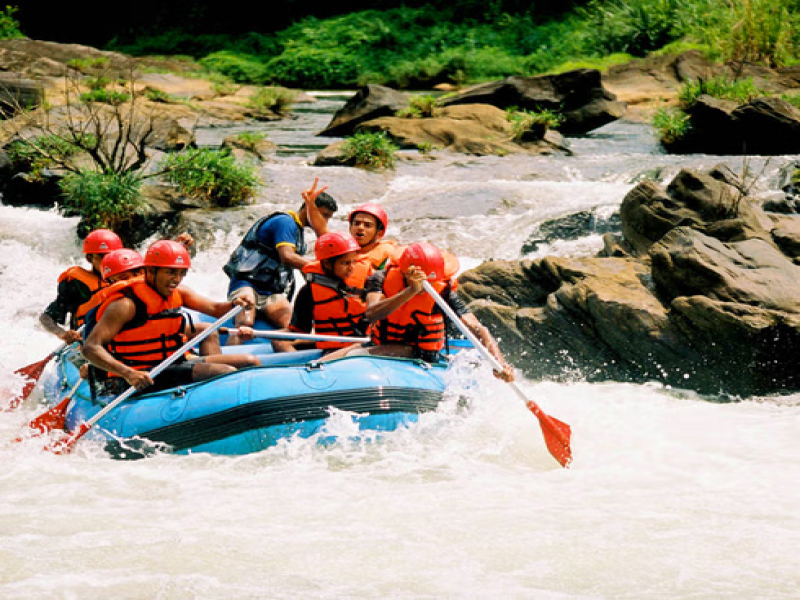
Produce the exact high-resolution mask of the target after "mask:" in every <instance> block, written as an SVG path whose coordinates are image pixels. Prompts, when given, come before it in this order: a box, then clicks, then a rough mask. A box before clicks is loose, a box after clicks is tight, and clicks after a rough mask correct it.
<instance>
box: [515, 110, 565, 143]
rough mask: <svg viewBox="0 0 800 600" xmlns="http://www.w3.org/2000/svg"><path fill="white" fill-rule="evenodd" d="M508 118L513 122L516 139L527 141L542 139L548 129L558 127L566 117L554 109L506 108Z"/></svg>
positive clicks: (517, 140)
mask: <svg viewBox="0 0 800 600" xmlns="http://www.w3.org/2000/svg"><path fill="white" fill-rule="evenodd" d="M506 119H507V120H508V122H509V123H511V131H512V132H513V134H514V141H516V142H525V141H535V140H540V139H542V136H543V135H544V134H545V132H547V130H548V129H556V128H557V127H558V126H559V125H561V123H563V122H564V118H563V117H562V116H561V115H559V114H558V113H556V112H554V111H552V110H540V111H530V110H517V109H516V108H509V109H507V110H506Z"/></svg>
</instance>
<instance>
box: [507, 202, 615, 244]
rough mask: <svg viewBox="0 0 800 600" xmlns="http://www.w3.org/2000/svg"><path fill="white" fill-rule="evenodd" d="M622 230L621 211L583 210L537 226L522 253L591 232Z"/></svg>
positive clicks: (584, 235)
mask: <svg viewBox="0 0 800 600" xmlns="http://www.w3.org/2000/svg"><path fill="white" fill-rule="evenodd" d="M619 230H620V219H619V213H616V212H615V213H614V214H611V215H607V214H602V213H601V212H600V211H598V210H596V209H595V210H582V211H580V212H576V213H572V214H570V215H566V216H564V217H559V218H558V219H552V220H550V221H545V222H543V223H542V224H540V225H539V226H537V227H536V228H535V229H534V231H533V232H531V234H529V236H528V239H527V240H526V241H525V243H524V244H523V245H522V250H521V252H522V254H530V253H532V252H536V251H537V250H538V249H539V246H540V245H542V244H549V243H552V242H553V241H556V240H577V239H580V238H582V237H586V236H588V235H590V234H593V233H594V234H598V233H599V234H605V233H610V232H613V233H616V232H619Z"/></svg>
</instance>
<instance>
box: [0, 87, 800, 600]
mask: <svg viewBox="0 0 800 600" xmlns="http://www.w3.org/2000/svg"><path fill="white" fill-rule="evenodd" d="M342 101H343V99H342V98H341V97H337V96H330V95H320V100H319V101H318V102H317V103H314V104H308V105H298V107H297V115H298V117H297V119H296V120H291V121H284V122H280V123H271V124H264V125H262V126H260V127H261V128H263V130H264V131H265V132H267V133H268V135H269V137H270V139H272V140H273V141H275V142H276V143H278V144H279V147H280V152H279V154H278V156H277V157H276V158H275V159H274V160H272V161H271V162H269V163H267V164H266V165H265V166H264V167H263V169H262V178H263V180H264V182H265V187H264V189H263V190H262V192H261V195H260V196H259V198H258V200H257V201H256V204H257V205H263V207H261V208H259V207H257V208H259V210H261V209H262V208H263V211H268V210H272V208H273V207H274V206H276V205H277V206H278V207H280V208H296V207H297V206H298V205H299V203H300V192H301V190H302V189H304V188H305V187H307V186H308V185H309V184H310V183H311V182H312V181H313V179H314V177H319V178H320V182H321V183H322V184H324V185H329V186H330V190H329V191H330V193H331V194H332V195H333V196H334V197H335V198H337V200H338V201H339V202H340V204H341V205H342V210H340V212H339V214H337V216H336V217H335V218H334V222H333V225H332V228H333V229H337V230H344V229H345V224H346V223H345V216H346V214H347V212H349V210H350V209H351V208H352V207H353V206H355V205H356V204H358V203H361V202H365V201H368V200H376V201H379V202H380V203H382V205H383V206H384V207H385V208H386V209H387V211H388V213H389V216H390V220H391V223H390V232H389V234H390V237H395V238H396V239H398V240H399V241H400V242H403V243H409V242H412V241H417V240H422V239H424V240H429V241H432V242H434V243H436V244H438V245H441V246H443V247H446V248H449V249H450V250H452V251H454V252H455V253H456V254H457V255H458V256H459V257H460V258H461V260H462V266H464V267H471V266H474V265H476V264H478V263H480V262H481V261H483V260H487V259H492V258H499V259H515V258H520V257H521V250H520V248H521V247H522V245H523V243H524V242H525V240H526V239H527V237H528V236H529V235H530V233H531V231H532V230H533V229H534V228H535V227H536V225H537V224H539V223H541V222H543V221H545V220H548V219H552V218H554V217H558V216H561V215H564V214H569V213H572V212H575V211H577V210H596V211H601V212H604V213H605V214H610V213H612V212H614V210H615V209H616V208H617V207H618V206H619V204H620V203H621V201H622V199H623V197H624V195H625V193H626V192H627V191H628V190H629V189H631V187H632V186H633V185H635V182H636V181H638V180H639V179H641V177H643V176H650V177H655V178H657V179H658V180H660V181H662V182H664V183H666V182H668V181H669V180H670V179H671V178H672V176H674V174H675V173H677V171H678V170H679V169H680V168H683V167H689V168H697V169H703V168H709V167H712V166H714V165H716V164H719V163H725V164H727V165H729V166H730V167H731V168H733V169H734V170H736V171H741V170H742V166H743V161H742V158H741V157H716V156H705V155H689V156H683V157H675V156H667V155H664V154H663V153H661V152H660V151H659V149H658V146H657V144H656V143H655V141H654V139H653V137H652V133H651V131H650V129H649V127H648V126H647V125H644V124H641V123H629V122H618V123H614V124H611V125H608V126H606V127H604V128H602V129H600V130H598V131H595V132H593V133H592V134H590V135H587V136H583V137H580V138H573V139H571V140H570V141H571V144H572V149H573V151H574V153H575V156H572V157H530V156H508V157H502V158H498V157H486V158H478V157H471V156H454V155H447V154H443V153H442V154H437V155H436V157H435V158H433V159H425V160H422V161H408V160H401V161H400V162H399V163H398V165H397V168H396V169H395V170H394V171H393V172H388V173H366V172H364V171H359V170H356V169H349V168H336V167H334V168H317V167H313V166H311V164H310V163H311V161H313V155H314V154H315V153H316V151H318V150H319V149H320V148H322V147H323V146H325V145H326V144H327V143H329V142H330V141H331V140H327V139H322V138H318V137H315V136H314V133H315V132H316V131H319V130H321V129H322V128H323V127H324V126H325V125H326V124H327V123H328V121H329V120H330V117H331V114H332V113H333V111H335V110H336V109H337V108H338V107H339V106H341V104H342ZM248 129H250V130H252V129H253V128H252V127H248ZM227 133H230V130H219V129H206V130H202V131H200V132H199V133H198V141H199V142H200V144H205V145H214V144H217V143H219V140H220V139H221V137H222V136H223V135H225V134H227ZM790 158H796V157H777V158H773V159H772V160H769V161H768V160H766V159H763V158H760V157H751V158H750V159H749V161H748V166H749V167H750V169H751V170H752V172H753V173H756V174H760V178H759V179H758V182H757V184H756V186H755V188H754V190H756V191H758V192H759V193H763V194H765V195H768V194H775V193H777V192H776V190H775V187H776V183H775V182H776V178H777V170H778V169H779V168H780V166H781V165H782V164H784V163H785V162H787V161H788V160H789V159H790ZM254 214H255V213H254V212H248V213H247V214H244V213H243V215H242V218H241V219H240V220H238V221H237V220H234V225H233V226H232V227H231V228H230V231H228V230H225V231H220V232H219V234H218V235H217V236H216V238H215V240H214V242H213V243H212V244H211V245H210V247H207V248H204V249H202V250H200V251H199V253H198V255H197V256H196V257H195V259H194V262H193V268H192V270H191V271H190V273H189V275H188V276H187V278H186V280H185V283H186V284H187V285H189V286H190V287H193V288H194V289H196V290H198V291H200V292H202V293H204V294H207V295H209V296H211V297H214V298H222V297H223V295H224V293H225V289H226V282H227V280H226V278H225V277H224V275H223V274H222V271H221V266H222V264H223V263H224V262H225V259H226V258H227V255H228V253H229V252H230V251H231V249H232V248H233V247H234V246H235V244H236V243H237V242H238V240H239V239H240V237H241V235H242V234H243V232H244V230H245V229H246V228H247V227H248V226H249V224H250V223H251V222H252V217H253V215H254ZM75 225H76V219H74V218H64V217H62V216H60V215H59V214H57V213H56V212H52V211H40V210H33V209H25V208H11V207H7V206H2V205H0V290H1V291H2V303H0V321H1V322H2V325H3V333H4V335H3V339H2V344H0V387H3V388H5V389H15V388H16V389H18V388H19V387H20V386H21V381H19V378H17V377H15V376H14V375H13V374H12V373H13V371H14V369H16V368H18V367H21V366H23V365H26V364H29V363H32V362H34V361H38V360H40V359H42V358H44V357H45V356H47V355H48V353H49V352H50V351H52V350H53V349H54V348H55V347H56V346H57V343H58V341H57V340H56V339H55V338H53V337H52V336H49V335H48V334H46V333H45V332H43V331H42V330H41V329H40V328H39V327H38V326H37V319H38V315H39V314H40V313H41V311H42V310H43V309H44V308H45V306H46V305H47V304H48V303H49V302H50V301H51V300H52V298H53V297H54V294H55V287H56V283H55V282H56V278H57V277H58V274H59V273H60V272H61V271H62V270H64V269H65V268H67V267H68V266H70V265H73V264H80V261H81V260H82V257H81V254H80V242H79V240H78V239H77V237H76V236H75ZM600 246H601V240H600V236H599V235H589V236H587V237H584V238H582V239H580V240H572V241H555V242H553V243H551V244H549V245H547V246H545V247H540V248H538V249H537V256H539V255H544V254H561V255H588V254H593V253H594V252H596V251H597V250H598V249H599V248H600ZM501 346H502V340H501ZM464 358H465V360H462V361H460V362H458V363H457V364H456V365H454V368H453V369H452V375H451V378H452V384H451V387H452V392H453V393H452V396H453V399H452V400H449V401H447V402H445V403H444V405H443V406H442V408H441V409H440V410H439V411H437V412H435V413H431V414H426V415H423V416H422V418H421V419H420V422H419V423H418V424H416V425H414V426H412V427H410V428H408V429H406V430H402V431H398V432H395V433H391V434H388V435H385V436H382V437H381V438H379V439H365V440H361V441H358V442H355V441H351V442H346V443H344V442H343V443H340V444H335V445H333V446H324V445H321V444H317V443H316V440H313V439H312V440H300V439H293V440H289V441H287V442H285V443H283V444H281V445H280V446H278V447H276V448H274V449H271V450H268V451H265V452H261V453H259V454H253V455H248V456H243V457H224V456H210V455H202V454H197V455H192V456H171V455H159V456H156V457H153V458H151V459H147V460H142V461H135V462H118V461H114V460H111V459H110V458H108V457H107V456H106V455H104V454H103V452H102V451H101V450H100V448H98V447H95V446H92V445H91V444H90V443H84V444H82V445H79V447H78V448H77V449H76V451H74V452H73V453H72V454H70V455H67V456H55V455H52V454H50V453H47V452H42V450H41V447H42V444H41V441H35V440H28V441H25V442H23V443H13V442H12V440H13V439H14V438H15V437H16V436H17V435H18V434H19V433H20V431H21V429H22V426H23V424H24V423H25V422H27V421H28V420H29V419H30V418H32V417H33V416H35V415H36V414H38V413H40V412H42V408H41V407H39V406H34V405H32V404H31V403H28V404H26V405H25V406H24V407H23V408H22V409H19V410H17V411H13V412H0V465H2V468H0V598H111V597H113V598H298V597H300V598H302V597H311V598H375V597H390V598H537V599H539V598H554V599H566V598H637V599H638V598H670V599H671V598H692V599H695V598H737V599H738V598H797V597H798V595H800V568H799V567H798V561H797V554H796V553H797V549H798V548H800V517H798V506H800V419H798V410H799V409H800V395H793V396H782V397H777V396H776V397H752V398H739V399H733V400H734V401H731V399H730V398H728V397H725V398H722V397H720V398H715V397H699V396H698V395H696V394H694V393H692V392H689V391H686V390H676V389H669V388H665V387H664V386H662V385H659V384H657V383H652V384H645V385H631V384H623V383H613V382H609V383H605V384H587V383H583V382H581V381H580V376H579V374H577V373H576V374H575V380H574V381H573V382H571V383H553V382H548V381H531V380H525V379H522V380H521V382H520V383H521V387H522V389H523V390H524V391H525V392H526V394H528V395H529V396H530V397H531V398H532V399H534V400H535V401H536V402H537V403H538V404H539V405H540V406H541V407H542V408H543V410H544V411H545V412H547V413H548V414H551V415H552V416H554V417H557V418H558V419H560V420H562V421H565V422H566V423H569V424H570V425H571V427H572V431H573V438H572V448H573V455H574V463H573V465H572V467H571V468H570V469H568V470H565V469H561V468H559V467H558V465H557V464H556V463H555V461H554V460H553V459H552V458H551V457H550V455H549V454H548V452H547V450H546V448H545V446H544V444H543V441H542V435H541V430H540V428H539V425H538V422H537V419H536V418H535V417H534V416H533V415H532V414H531V413H530V412H529V411H528V410H527V408H526V407H525V405H524V404H523V403H522V402H521V401H520V400H519V398H518V397H517V396H515V395H514V393H513V392H512V391H511V390H510V389H508V387H507V386H506V385H505V384H503V383H501V382H499V381H497V380H495V379H494V378H493V377H492V376H491V374H490V373H489V371H488V367H486V366H485V365H483V366H482V367H480V368H479V369H478V371H477V372H475V371H474V370H473V367H472V366H471V365H470V364H469V362H470V361H469V360H467V359H468V358H469V357H464ZM459 393H464V394H468V395H469V397H470V400H471V402H470V406H469V408H464V407H460V406H458V403H457V402H456V400H455V397H456V396H458V395H459ZM328 430H329V431H330V432H333V433H338V434H345V435H344V436H343V437H344V438H346V437H347V436H346V434H347V433H348V432H350V431H352V430H353V424H352V421H351V417H350V415H348V414H346V413H337V414H333V415H332V416H331V418H330V420H329V423H328Z"/></svg>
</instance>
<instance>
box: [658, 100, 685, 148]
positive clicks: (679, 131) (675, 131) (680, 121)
mask: <svg viewBox="0 0 800 600" xmlns="http://www.w3.org/2000/svg"><path fill="white" fill-rule="evenodd" d="M652 125H653V128H654V129H655V130H656V132H657V133H658V138H659V140H660V141H661V143H663V144H665V145H671V144H674V143H675V142H677V141H679V140H681V139H683V138H684V137H685V136H686V134H687V133H689V130H690V129H691V126H692V125H691V122H690V120H689V115H687V114H686V113H685V112H683V111H682V110H681V109H679V108H659V109H658V110H657V111H656V112H655V114H654V115H653V119H652Z"/></svg>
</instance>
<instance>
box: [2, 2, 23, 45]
mask: <svg viewBox="0 0 800 600" xmlns="http://www.w3.org/2000/svg"><path fill="white" fill-rule="evenodd" d="M18 10H19V9H18V8H17V7H16V6H6V7H5V8H4V9H3V10H0V40H8V39H12V38H20V37H24V36H23V35H22V32H21V31H20V30H19V22H18V21H17V20H16V19H15V18H14V14H15V13H16V12H17V11H18Z"/></svg>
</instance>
